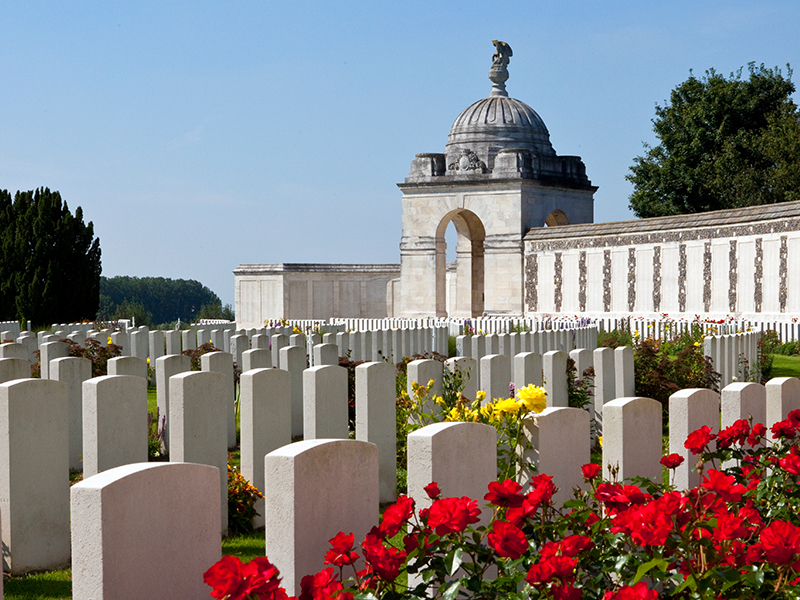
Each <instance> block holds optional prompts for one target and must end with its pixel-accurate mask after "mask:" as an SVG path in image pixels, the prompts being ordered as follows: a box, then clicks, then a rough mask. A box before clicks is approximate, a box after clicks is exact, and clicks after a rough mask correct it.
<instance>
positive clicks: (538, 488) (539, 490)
mask: <svg viewBox="0 0 800 600" xmlns="http://www.w3.org/2000/svg"><path fill="white" fill-rule="evenodd" d="M530 484H531V488H532V489H531V491H530V492H528V494H527V495H526V496H525V501H526V502H530V503H531V504H535V505H536V506H537V507H538V506H539V505H541V504H547V503H548V502H550V499H551V498H552V497H553V494H555V493H556V486H555V484H554V483H553V478H552V477H550V475H545V474H544V473H542V474H541V475H536V476H535V477H533V478H532V479H531V480H530Z"/></svg>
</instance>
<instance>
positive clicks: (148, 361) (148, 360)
mask: <svg viewBox="0 0 800 600" xmlns="http://www.w3.org/2000/svg"><path fill="white" fill-rule="evenodd" d="M147 364H148V365H149V364H150V357H149V356H148V357H147Z"/></svg>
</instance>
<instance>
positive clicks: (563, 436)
mask: <svg viewBox="0 0 800 600" xmlns="http://www.w3.org/2000/svg"><path fill="white" fill-rule="evenodd" d="M524 433H525V437H526V438H527V439H528V441H529V442H530V444H531V448H530V449H529V450H525V451H524V452H523V456H524V458H525V460H526V462H531V463H533V464H535V465H536V467H537V469H538V472H539V473H546V474H547V475H550V476H551V477H552V478H553V483H554V484H555V486H556V487H557V488H558V491H557V492H556V493H555V495H554V496H553V498H554V500H555V501H556V502H558V503H559V504H561V503H563V502H565V501H567V500H569V499H570V498H572V490H573V489H574V488H581V487H584V478H583V473H582V472H581V467H582V466H583V465H585V464H586V463H588V462H590V460H591V448H590V446H591V435H590V432H589V412H588V411H586V410H583V409H580V408H567V407H556V408H552V407H547V408H545V409H544V410H543V411H542V412H541V413H539V414H534V415H531V416H529V417H528V418H526V419H525V421H524ZM519 483H521V484H523V486H524V485H525V484H526V483H527V477H526V478H525V479H522V480H520V481H519Z"/></svg>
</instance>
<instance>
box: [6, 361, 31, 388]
mask: <svg viewBox="0 0 800 600" xmlns="http://www.w3.org/2000/svg"><path fill="white" fill-rule="evenodd" d="M30 376H31V363H30V362H28V361H27V360H25V359H24V358H0V383H5V382H6V381H14V380H15V379H27V378H29V377H30Z"/></svg>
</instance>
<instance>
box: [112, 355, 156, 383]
mask: <svg viewBox="0 0 800 600" xmlns="http://www.w3.org/2000/svg"><path fill="white" fill-rule="evenodd" d="M108 374H109V375H132V376H134V377H143V378H144V379H147V363H146V362H145V361H143V360H142V359H141V358H136V357H135V356H117V357H116V358H111V359H109V360H108Z"/></svg>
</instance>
